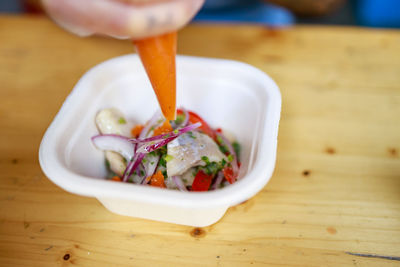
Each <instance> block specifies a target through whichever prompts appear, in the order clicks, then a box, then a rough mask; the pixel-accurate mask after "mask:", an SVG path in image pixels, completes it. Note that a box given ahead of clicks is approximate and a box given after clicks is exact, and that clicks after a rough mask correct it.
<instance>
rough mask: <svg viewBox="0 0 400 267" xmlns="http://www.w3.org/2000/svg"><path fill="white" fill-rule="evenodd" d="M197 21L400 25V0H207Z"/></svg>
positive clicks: (19, 8) (31, 9) (14, 0)
mask: <svg viewBox="0 0 400 267" xmlns="http://www.w3.org/2000/svg"><path fill="white" fill-rule="evenodd" d="M25 12H27V13H41V8H40V6H39V0H0V13H25ZM195 21H197V22H214V23H215V22H217V23H218V22H221V23H256V24H263V25H267V26H271V27H286V26H290V25H293V24H296V23H302V24H336V25H359V26H367V27H384V28H400V0H270V1H262V0H207V1H206V3H205V5H204V7H203V9H202V10H201V11H200V13H199V14H198V15H197V16H196V17H195Z"/></svg>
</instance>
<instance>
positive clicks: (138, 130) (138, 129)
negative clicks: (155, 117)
mask: <svg viewBox="0 0 400 267" xmlns="http://www.w3.org/2000/svg"><path fill="white" fill-rule="evenodd" d="M143 128H144V126H143V125H142V124H138V125H135V127H133V128H132V129H131V134H132V136H133V137H135V138H137V137H138V136H139V134H140V133H141V132H142V130H143Z"/></svg>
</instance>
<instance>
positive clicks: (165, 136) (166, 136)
mask: <svg viewBox="0 0 400 267" xmlns="http://www.w3.org/2000/svg"><path fill="white" fill-rule="evenodd" d="M170 136H171V135H170V134H166V135H164V136H163V138H164V139H167V138H168V137H170Z"/></svg>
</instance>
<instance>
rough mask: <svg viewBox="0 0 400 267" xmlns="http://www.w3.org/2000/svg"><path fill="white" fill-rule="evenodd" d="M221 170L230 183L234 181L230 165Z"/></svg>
mask: <svg viewBox="0 0 400 267" xmlns="http://www.w3.org/2000/svg"><path fill="white" fill-rule="evenodd" d="M222 172H223V173H224V176H225V179H226V180H227V181H228V182H229V183H230V184H233V183H234V182H235V181H236V178H235V177H234V175H233V170H232V167H225V168H224V169H223V170H222Z"/></svg>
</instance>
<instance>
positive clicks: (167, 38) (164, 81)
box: [133, 32, 177, 120]
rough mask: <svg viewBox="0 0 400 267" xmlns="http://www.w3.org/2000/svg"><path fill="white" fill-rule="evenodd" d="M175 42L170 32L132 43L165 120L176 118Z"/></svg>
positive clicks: (175, 38) (174, 37)
mask: <svg viewBox="0 0 400 267" xmlns="http://www.w3.org/2000/svg"><path fill="white" fill-rule="evenodd" d="M176 40H177V36H176V32H172V33H167V34H163V35H160V36H155V37H149V38H146V39H142V40H135V41H133V43H134V44H135V46H136V50H137V52H138V54H139V56H140V59H141V60H142V63H143V66H144V68H145V70H146V73H147V76H149V79H150V82H151V85H152V87H153V90H154V92H155V94H156V96H157V100H158V103H159V105H160V108H161V111H162V113H163V114H164V117H165V118H166V119H167V120H175V116H176V66H175V56H176Z"/></svg>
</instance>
